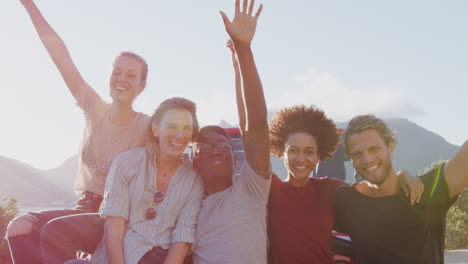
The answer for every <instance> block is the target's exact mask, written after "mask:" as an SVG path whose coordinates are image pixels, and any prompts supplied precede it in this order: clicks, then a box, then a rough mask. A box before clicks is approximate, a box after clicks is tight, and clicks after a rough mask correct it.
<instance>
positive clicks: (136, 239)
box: [7, 0, 468, 264]
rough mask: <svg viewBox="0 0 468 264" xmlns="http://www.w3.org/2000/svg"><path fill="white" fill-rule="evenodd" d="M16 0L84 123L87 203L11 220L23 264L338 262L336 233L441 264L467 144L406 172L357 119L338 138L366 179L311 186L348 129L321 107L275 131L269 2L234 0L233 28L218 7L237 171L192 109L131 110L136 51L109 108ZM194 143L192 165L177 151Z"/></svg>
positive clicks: (286, 113)
mask: <svg viewBox="0 0 468 264" xmlns="http://www.w3.org/2000/svg"><path fill="white" fill-rule="evenodd" d="M20 1H21V3H22V4H23V6H24V7H25V9H26V11H27V12H28V13H29V16H30V18H31V20H32V23H33V25H34V27H35V28H36V31H37V33H38V35H39V37H40V39H41V41H42V43H43V44H44V46H45V48H46V49H47V52H48V53H49V55H50V57H51V58H52V60H53V62H54V63H55V65H56V66H57V68H58V70H59V72H60V74H61V75H62V78H63V79H64V81H65V83H66V85H67V87H68V89H69V90H70V92H71V94H72V95H73V97H74V98H75V99H76V101H77V105H78V106H79V107H80V108H81V109H82V110H83V113H84V117H85V120H86V127H85V130H84V134H83V139H82V144H81V149H80V162H79V170H78V175H77V180H76V190H77V191H79V192H80V193H82V197H81V199H80V200H79V201H78V202H77V204H76V207H75V208H73V209H65V210H48V211H40V212H29V213H27V214H25V215H21V216H19V217H17V218H15V219H14V220H13V221H12V222H11V223H10V224H9V226H8V228H7V240H8V243H9V247H10V252H11V256H12V260H13V261H14V263H15V264H24V263H28V264H42V263H52V264H55V263H65V262H66V263H68V264H72V263H75V264H76V263H112V264H122V263H127V264H137V263H138V264H144V263H165V264H170V263H180V264H181V263H195V264H211V263H213V264H214V263H216V264H219V263H228V264H230V263H232V264H234V263H236V264H237V263H252V264H262V263H273V264H277V263H278V264H285V263H293V264H294V263H332V261H333V260H332V259H333V250H332V245H331V232H332V230H333V229H336V230H338V231H340V232H343V233H347V234H349V235H350V237H351V239H352V243H353V251H354V254H355V257H356V261H357V263H359V264H367V263H373V264H375V263H411V264H415V263H421V264H422V263H424V264H427V263H443V261H444V260H443V248H444V244H443V238H444V228H445V216H446V213H447V211H448V209H449V208H450V206H451V205H452V204H453V203H454V202H455V200H456V198H457V194H459V193H460V192H462V191H463V190H464V188H465V187H467V186H468V142H466V143H465V144H464V145H463V146H461V148H460V150H459V151H458V152H457V153H456V155H455V156H454V157H453V158H452V159H451V160H449V161H447V162H444V163H440V164H439V165H437V166H435V167H434V168H432V169H430V170H428V171H427V172H426V173H424V174H423V175H422V176H420V177H412V176H410V175H399V174H397V172H396V171H395V169H394V167H393V165H392V160H391V158H392V155H393V152H394V149H395V146H396V144H397V140H396V137H395V134H394V133H393V131H392V130H391V129H390V128H389V127H388V125H387V124H386V123H385V122H384V121H383V120H381V119H379V118H377V117H375V116H374V115H361V116H356V117H354V118H353V119H352V120H351V121H350V122H349V124H348V127H347V128H346V129H345V130H344V134H343V135H342V137H343V139H344V143H343V144H344V147H345V151H346V153H347V154H348V155H349V157H350V160H351V161H352V163H353V166H354V168H355V170H356V171H357V172H358V173H359V174H360V175H361V176H362V177H363V178H364V180H365V181H363V182H361V183H359V184H351V185H347V184H345V183H344V182H342V181H339V180H335V179H332V178H311V177H310V174H311V173H312V172H313V171H314V170H315V168H316V165H317V164H318V162H320V161H323V160H325V159H327V158H329V157H331V156H332V154H333V153H334V151H335V150H336V148H337V145H338V143H339V139H340V135H339V133H338V131H337V128H336V126H335V123H334V122H333V121H332V120H331V119H330V118H328V117H327V116H326V115H325V113H324V112H323V111H322V110H321V109H318V108H316V107H314V106H305V105H296V106H292V107H286V108H284V109H282V110H280V111H279V112H278V113H277V114H276V116H275V117H274V118H273V120H272V122H271V124H270V126H269V124H268V121H267V108H266V103H265V98H264V94H263V87H262V83H261V80H260V77H259V74H258V72H257V68H256V65H255V61H254V56H253V53H252V49H251V43H252V39H253V37H254V35H255V31H256V25H257V20H258V18H259V16H260V14H261V12H262V7H263V6H262V5H260V6H259V7H258V8H255V7H254V4H255V3H254V0H250V1H249V0H243V1H242V3H241V1H240V0H235V14H234V17H233V19H232V20H231V19H229V17H228V16H227V15H226V14H225V13H224V12H221V17H222V20H223V22H224V25H225V28H226V31H227V33H228V35H229V37H230V41H229V42H228V47H229V49H230V50H231V52H232V61H233V66H234V72H235V89H236V102H237V110H238V115H239V126H240V131H241V136H242V143H243V148H244V152H245V160H244V161H243V163H242V165H241V166H240V169H239V171H238V172H236V170H235V168H234V167H235V158H234V154H233V149H232V143H231V139H230V136H229V134H228V133H227V132H226V131H225V130H224V129H223V128H221V127H219V126H205V127H202V128H200V127H199V124H198V120H197V114H196V105H195V103H194V102H192V101H190V100H188V99H185V98H181V97H174V98H170V99H167V100H165V101H163V102H162V103H161V104H160V105H159V106H158V108H157V109H156V110H155V112H154V114H153V115H152V116H148V115H145V114H143V113H139V112H136V111H135V110H134V109H133V106H132V105H133V102H134V100H135V98H136V97H137V96H138V95H139V94H140V93H141V92H142V91H143V90H144V89H145V87H146V78H147V75H148V65H147V63H146V62H145V60H144V59H143V58H142V57H140V56H139V55H137V54H135V53H133V52H122V53H121V54H119V55H118V56H117V57H116V59H115V61H114V63H113V71H112V74H111V77H110V83H109V89H110V90H109V91H110V96H111V98H112V102H111V103H106V102H105V101H103V100H102V99H101V97H100V96H99V95H98V94H97V93H96V92H95V90H94V89H93V88H92V87H90V86H89V85H88V84H87V83H86V81H85V80H84V79H83V77H82V76H81V74H80V72H79V71H78V69H77V68H76V66H75V65H74V63H73V61H72V59H71V56H70V54H69V52H68V50H67V47H66V46H65V44H64V42H63V41H62V40H61V38H60V37H59V36H58V34H57V33H56V32H55V31H54V30H53V29H52V27H51V26H50V25H49V24H48V23H47V21H46V20H45V19H44V17H43V16H42V14H41V12H40V11H39V9H38V8H37V6H36V5H35V3H34V2H33V1H32V0H20ZM189 144H191V146H192V151H193V160H190V159H189V158H188V157H187V156H184V155H182V154H183V152H184V150H185V149H186V147H187V146H188V145H189ZM270 155H271V156H276V157H279V158H281V159H283V161H284V164H285V166H286V168H287V170H288V179H287V180H285V181H283V180H281V179H280V178H279V177H278V176H276V175H275V174H274V173H273V172H272V170H271V166H270ZM408 190H409V191H410V193H409V194H408ZM405 191H406V192H405ZM77 252H81V254H78V255H77ZM82 253H88V254H91V255H89V256H86V257H85V256H84V255H85V254H82Z"/></svg>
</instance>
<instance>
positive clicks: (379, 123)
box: [344, 115, 397, 156]
mask: <svg viewBox="0 0 468 264" xmlns="http://www.w3.org/2000/svg"><path fill="white" fill-rule="evenodd" d="M369 129H375V130H376V131H377V132H378V133H379V135H380V137H381V138H382V139H383V141H384V142H385V145H387V146H389V145H390V144H391V143H395V144H396V143H397V139H396V135H395V132H394V131H393V130H391V129H390V127H389V126H388V125H387V123H385V122H384V121H383V120H382V119H380V118H377V117H375V116H374V115H358V116H356V117H354V118H353V119H351V121H349V123H348V127H347V128H346V130H345V132H344V147H345V152H346V154H348V156H349V149H348V140H349V137H350V136H351V135H353V134H359V133H361V132H363V131H365V130H369Z"/></svg>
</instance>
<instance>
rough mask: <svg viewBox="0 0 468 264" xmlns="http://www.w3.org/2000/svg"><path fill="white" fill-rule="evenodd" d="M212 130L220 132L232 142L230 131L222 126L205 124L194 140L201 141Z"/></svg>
mask: <svg viewBox="0 0 468 264" xmlns="http://www.w3.org/2000/svg"><path fill="white" fill-rule="evenodd" d="M210 132H214V133H218V134H221V135H223V136H225V137H226V139H227V140H228V141H229V143H231V137H230V136H229V134H228V132H227V131H226V130H225V129H224V128H222V127H220V126H204V127H202V128H201V129H200V130H199V131H198V134H197V136H196V137H195V138H194V139H193V142H194V143H195V142H197V143H199V142H201V141H202V140H203V138H204V136H205V135H206V134H208V133H210Z"/></svg>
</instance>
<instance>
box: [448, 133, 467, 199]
mask: <svg viewBox="0 0 468 264" xmlns="http://www.w3.org/2000/svg"><path fill="white" fill-rule="evenodd" d="M444 175H445V181H446V182H447V186H448V189H449V194H450V198H452V197H454V196H455V195H457V194H459V193H460V192H462V191H463V189H464V188H466V187H468V140H467V141H465V143H464V144H463V145H462V146H461V147H460V149H459V150H458V152H457V153H456V154H455V156H454V157H453V158H452V159H451V160H449V161H448V162H447V164H446V165H445V167H444Z"/></svg>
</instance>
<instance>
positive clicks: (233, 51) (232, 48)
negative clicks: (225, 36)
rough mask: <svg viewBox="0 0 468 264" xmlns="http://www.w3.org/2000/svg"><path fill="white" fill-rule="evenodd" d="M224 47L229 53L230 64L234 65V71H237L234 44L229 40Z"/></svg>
mask: <svg viewBox="0 0 468 264" xmlns="http://www.w3.org/2000/svg"><path fill="white" fill-rule="evenodd" d="M226 47H227V48H228V49H229V50H230V51H231V57H232V63H233V65H234V70H237V71H238V70H239V62H238V60H237V53H236V47H234V42H232V39H229V40H228V41H227V43H226Z"/></svg>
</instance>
